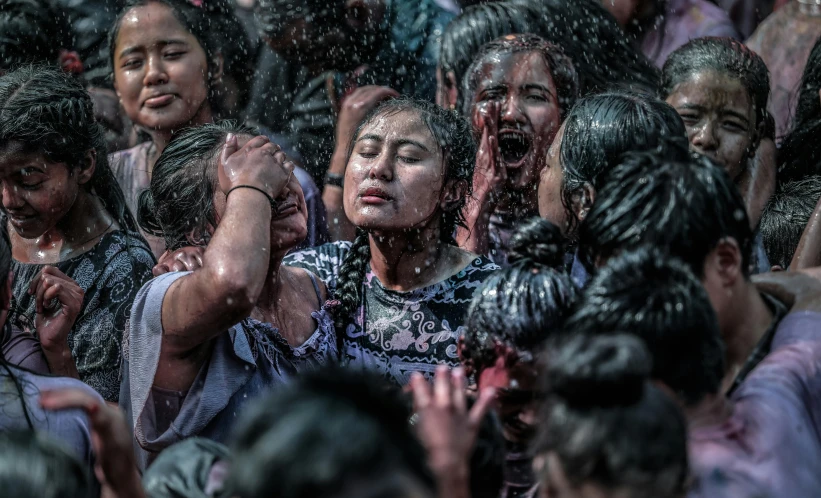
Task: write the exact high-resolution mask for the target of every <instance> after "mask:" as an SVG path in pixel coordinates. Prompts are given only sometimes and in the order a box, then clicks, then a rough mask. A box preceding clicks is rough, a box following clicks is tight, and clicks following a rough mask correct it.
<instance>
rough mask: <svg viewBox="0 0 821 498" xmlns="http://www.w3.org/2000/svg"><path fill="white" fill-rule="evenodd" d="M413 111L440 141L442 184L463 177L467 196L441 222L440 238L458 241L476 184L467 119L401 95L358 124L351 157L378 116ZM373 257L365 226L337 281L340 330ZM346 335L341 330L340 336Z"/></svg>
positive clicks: (473, 144)
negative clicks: (443, 170) (357, 143)
mask: <svg viewBox="0 0 821 498" xmlns="http://www.w3.org/2000/svg"><path fill="white" fill-rule="evenodd" d="M405 111H410V112H413V113H415V114H417V115H418V116H419V118H420V119H421V120H422V122H423V123H424V124H425V126H426V127H427V129H428V130H429V131H430V133H431V135H433V138H434V139H435V140H436V142H437V143H438V144H439V147H440V149H441V151H442V157H443V162H444V163H445V178H444V182H443V184H445V185H446V184H447V183H448V182H449V181H451V180H456V181H463V182H465V185H466V192H465V197H463V198H462V199H460V200H459V201H458V202H455V203H453V204H452V205H451V206H449V209H448V210H446V211H442V213H441V217H442V218H441V221H440V226H439V238H440V242H441V243H443V244H450V245H454V246H455V245H456V241H455V239H454V238H453V234H454V233H455V231H456V227H457V226H465V224H464V214H463V212H462V210H463V208H464V207H465V203H466V201H467V198H468V197H469V196H470V194H471V187H472V185H473V168H474V166H475V164H476V142H475V141H474V140H473V134H472V133H471V130H470V125H469V124H468V122H467V120H465V119H464V118H462V117H460V116H459V115H458V114H457V113H455V112H454V111H448V110H445V109H442V108H441V107H439V106H437V105H435V104H433V103H430V102H427V101H424V100H418V99H410V98H399V99H393V100H387V101H385V102H382V103H381V104H380V105H379V106H377V107H376V109H374V110H373V111H371V113H370V114H369V115H368V116H367V117H366V118H365V119H364V120H363V121H362V123H360V124H359V127H358V128H357V130H356V133H354V135H353V137H352V140H351V143H350V145H349V146H348V160H350V157H351V154H352V152H353V144H354V142H355V141H356V138H357V137H358V136H359V134H360V133H361V132H362V130H363V129H364V128H365V127H366V126H368V125H369V124H370V123H372V122H373V121H374V120H375V119H377V118H379V117H384V116H395V115H397V114H399V113H402V112H405ZM370 260H371V246H370V236H369V235H368V233H367V232H366V231H365V230H362V229H358V230H357V233H356V239H354V241H353V244H352V245H351V249H350V251H349V252H348V254H347V256H345V260H344V261H343V262H342V267H341V268H340V269H339V276H338V279H337V285H336V294H335V295H336V299H337V300H339V303H340V305H339V307H337V308H336V309H335V310H334V317H335V322H336V326H337V330H339V331H343V330H344V327H346V326H347V324H348V321H349V320H350V319H351V316H352V314H353V312H354V310H355V309H356V308H357V306H359V300H360V298H361V296H360V288H361V286H362V282H363V280H364V278H365V273H366V270H367V266H368V264H369V263H370ZM342 337H344V334H343V333H340V334H339V339H340V340H341V339H342Z"/></svg>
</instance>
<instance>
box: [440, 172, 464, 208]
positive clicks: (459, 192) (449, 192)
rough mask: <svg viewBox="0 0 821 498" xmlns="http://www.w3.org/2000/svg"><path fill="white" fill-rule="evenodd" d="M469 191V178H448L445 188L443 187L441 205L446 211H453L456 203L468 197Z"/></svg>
mask: <svg viewBox="0 0 821 498" xmlns="http://www.w3.org/2000/svg"><path fill="white" fill-rule="evenodd" d="M467 192H468V182H467V180H448V182H447V183H446V184H445V188H444V189H442V195H441V197H440V199H439V207H440V208H441V209H442V210H443V211H446V212H451V211H453V210H454V209H455V208H456V205H457V204H459V202H460V201H462V200H464V199H465V197H467Z"/></svg>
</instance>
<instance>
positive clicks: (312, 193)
mask: <svg viewBox="0 0 821 498" xmlns="http://www.w3.org/2000/svg"><path fill="white" fill-rule="evenodd" d="M151 146H152V143H151V142H144V143H141V144H139V145H137V146H135V147H132V148H130V149H128V150H124V151H120V152H117V153H115V154H111V155H110V156H109V158H108V162H109V165H110V166H111V172H112V173H114V178H116V179H117V183H119V184H120V188H121V189H122V190H123V195H124V196H125V203H126V205H127V206H128V209H130V210H131V212H132V213H133V214H134V215H135V216H136V215H137V211H138V207H139V202H140V194H141V193H142V191H143V190H148V189H149V188H150V187H151V173H150V169H149V167H148V164H149V159H148V154H149V151H150V149H151ZM294 175H295V176H296V178H297V180H298V181H299V184H300V186H302V192H303V194H304V195H305V206H306V207H307V208H308V237H307V238H306V239H305V240H304V241H303V242H302V244H301V247H312V246H315V245H319V244H323V243H324V242H325V241H327V240H328V227H327V225H328V223H327V221H326V216H325V205H324V204H323V203H322V193H321V192H320V191H319V189H318V188H317V186H316V184H315V183H314V182H313V181H312V180H311V178H310V175H308V174H307V173H306V172H305V170H303V169H302V168H296V169H295V170H294ZM143 236H144V237H145V239H146V240H147V241H148V243H149V245H150V246H151V252H153V253H154V256H155V257H156V258H159V257H160V256H162V254H163V253H164V252H165V240H164V239H163V238H162V237H155V236H153V235H150V234H147V233H145V232H143Z"/></svg>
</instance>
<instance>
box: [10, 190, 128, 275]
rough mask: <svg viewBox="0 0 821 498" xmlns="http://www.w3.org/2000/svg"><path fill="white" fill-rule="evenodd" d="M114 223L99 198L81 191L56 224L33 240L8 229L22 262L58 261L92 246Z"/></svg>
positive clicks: (14, 249)
mask: <svg viewBox="0 0 821 498" xmlns="http://www.w3.org/2000/svg"><path fill="white" fill-rule="evenodd" d="M113 225H114V219H113V218H112V217H111V215H110V214H109V213H108V211H106V209H105V208H104V207H103V205H102V203H101V202H100V200H99V199H98V198H97V197H95V196H93V195H91V194H89V193H88V192H86V191H84V190H80V192H79V193H78V195H77V199H76V200H75V201H74V204H73V205H72V206H71V209H69V211H68V212H67V213H66V215H65V216H63V218H62V219H61V220H60V221H59V222H57V224H56V225H54V226H53V227H51V228H50V229H48V230H46V231H45V232H44V233H43V234H42V235H40V236H39V237H36V238H34V239H24V238H22V237H20V236H19V235H17V232H15V231H14V230H11V232H10V236H11V240H12V254H13V256H14V259H16V260H18V261H22V262H31V263H48V262H58V261H62V260H64V259H67V258H68V257H70V256H72V255H73V254H77V253H84V252H86V251H88V250H89V249H91V247H93V246H94V245H95V244H96V243H97V241H98V240H99V238H100V237H101V236H102V235H103V234H105V233H106V232H107V231H108V229H110V228H111V227H112V226H113Z"/></svg>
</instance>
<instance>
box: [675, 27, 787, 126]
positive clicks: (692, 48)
mask: <svg viewBox="0 0 821 498" xmlns="http://www.w3.org/2000/svg"><path fill="white" fill-rule="evenodd" d="M705 71H712V72H716V73H719V74H724V75H727V76H730V77H731V78H733V79H737V80H739V81H740V82H741V85H742V86H743V87H744V88H745V89H746V90H747V94H748V95H749V97H750V100H751V101H752V103H753V107H754V109H755V116H756V117H755V121H756V122H755V128H762V127H765V128H766V130H765V132H764V135H765V136H767V137H769V138H775V128H774V122H773V120H772V117H770V114H769V112H767V101H768V99H769V98H770V71H769V70H768V69H767V65H766V64H765V63H764V60H763V59H762V58H761V57H760V56H759V55H758V54H757V53H755V52H753V51H752V50H750V49H749V48H748V47H747V46H746V45H744V44H743V43H741V42H740V41H738V40H734V39H732V38H719V37H704V38H696V39H693V40H690V41H689V42H688V43H686V44H685V45H683V46H681V47H679V48H678V49H676V50H675V51H674V52H673V53H672V54H670V56H669V57H668V58H667V61H666V62H665V63H664V69H663V71H662V77H661V92H662V95H663V96H664V97H665V98H666V97H667V96H669V95H670V94H671V93H673V91H675V88H676V86H678V85H679V84H681V83H684V82H686V81H688V80H690V79H691V78H692V77H693V76H695V75H696V74H698V73H701V72H705Z"/></svg>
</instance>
